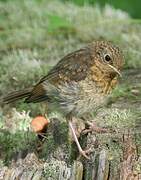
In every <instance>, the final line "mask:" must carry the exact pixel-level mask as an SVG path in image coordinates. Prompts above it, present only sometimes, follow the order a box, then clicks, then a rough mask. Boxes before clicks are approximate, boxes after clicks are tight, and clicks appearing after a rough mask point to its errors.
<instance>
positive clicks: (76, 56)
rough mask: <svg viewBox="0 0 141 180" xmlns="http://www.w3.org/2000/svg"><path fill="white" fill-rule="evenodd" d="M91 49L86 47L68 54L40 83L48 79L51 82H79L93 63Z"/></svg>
mask: <svg viewBox="0 0 141 180" xmlns="http://www.w3.org/2000/svg"><path fill="white" fill-rule="evenodd" d="M89 51H90V50H89V49H88V48H84V49H80V50H78V51H75V52H73V53H70V54H68V55H67V56H65V57H64V58H63V59H61V60H60V61H59V62H58V64H57V65H56V66H54V67H53V69H51V70H50V72H49V73H48V75H47V76H45V77H43V78H42V79H41V80H40V82H39V83H42V82H43V81H46V80H47V81H49V82H51V83H58V82H60V81H61V82H63V81H65V82H66V81H70V80H71V81H76V82H77V81H80V80H83V79H85V77H86V76H87V73H88V69H89V67H90V65H91V63H92V62H91V57H90V52H89Z"/></svg>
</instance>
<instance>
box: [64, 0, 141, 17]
mask: <svg viewBox="0 0 141 180" xmlns="http://www.w3.org/2000/svg"><path fill="white" fill-rule="evenodd" d="M63 1H70V2H74V3H75V4H77V5H81V6H82V5H84V4H91V5H95V4H99V5H100V6H102V7H104V6H105V4H109V5H112V6H113V7H114V8H117V9H121V10H124V11H127V12H128V13H129V14H130V15H131V16H132V17H133V18H141V10H140V7H141V1H140V0H134V1H133V0H128V1H127V0H126V1H125V0H117V1H114V0H100V1H99V0H63Z"/></svg>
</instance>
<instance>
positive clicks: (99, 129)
mask: <svg viewBox="0 0 141 180" xmlns="http://www.w3.org/2000/svg"><path fill="white" fill-rule="evenodd" d="M87 124H88V126H89V128H88V129H85V130H83V134H87V133H89V132H92V131H94V132H97V133H107V132H109V130H108V129H106V128H102V127H98V126H97V125H96V123H95V122H90V121H87Z"/></svg>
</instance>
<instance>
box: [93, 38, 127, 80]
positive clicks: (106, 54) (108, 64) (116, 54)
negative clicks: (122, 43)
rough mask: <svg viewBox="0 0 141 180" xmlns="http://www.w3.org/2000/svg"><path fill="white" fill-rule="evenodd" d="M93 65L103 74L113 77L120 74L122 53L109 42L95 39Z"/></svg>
mask: <svg viewBox="0 0 141 180" xmlns="http://www.w3.org/2000/svg"><path fill="white" fill-rule="evenodd" d="M93 48H94V51H95V60H94V61H95V65H96V66H97V67H98V68H99V69H100V70H101V71H102V72H103V73H104V74H105V75H108V76H110V77H111V78H114V77H116V76H121V72H120V71H121V69H122V67H123V63H124V61H123V55H122V52H121V51H120V50H119V48H118V47H117V46H115V45H113V44H112V43H110V42H106V41H97V42H95V43H94V46H93Z"/></svg>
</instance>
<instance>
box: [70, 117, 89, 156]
mask: <svg viewBox="0 0 141 180" xmlns="http://www.w3.org/2000/svg"><path fill="white" fill-rule="evenodd" d="M69 127H70V129H71V132H72V136H73V138H74V141H75V143H76V145H77V147H78V150H79V153H80V155H82V156H84V157H85V158H86V159H89V157H88V156H87V154H89V153H90V152H91V151H92V150H91V149H88V150H85V151H84V150H83V149H82V147H81V146H80V143H79V141H78V138H77V136H76V133H75V130H74V127H73V125H72V122H71V121H70V120H69Z"/></svg>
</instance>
